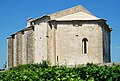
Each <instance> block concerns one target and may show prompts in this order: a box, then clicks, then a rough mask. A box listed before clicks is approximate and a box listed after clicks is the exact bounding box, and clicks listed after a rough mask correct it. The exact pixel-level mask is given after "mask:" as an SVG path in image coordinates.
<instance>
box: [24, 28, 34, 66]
mask: <svg viewBox="0 0 120 81" xmlns="http://www.w3.org/2000/svg"><path fill="white" fill-rule="evenodd" d="M25 48H26V60H27V63H29V64H31V63H34V55H35V54H34V31H33V30H28V31H26V47H25Z"/></svg>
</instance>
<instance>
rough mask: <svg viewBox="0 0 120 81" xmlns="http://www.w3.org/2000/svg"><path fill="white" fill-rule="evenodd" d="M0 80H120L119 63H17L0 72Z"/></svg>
mask: <svg viewBox="0 0 120 81" xmlns="http://www.w3.org/2000/svg"><path fill="white" fill-rule="evenodd" d="M0 81H120V65H112V66H99V65H95V64H87V65H85V66H82V65H81V66H77V67H66V66H52V67H51V66H48V63H47V62H45V61H44V62H43V63H42V64H41V63H40V64H27V65H19V66H17V67H13V68H10V69H8V70H6V71H5V72H0Z"/></svg>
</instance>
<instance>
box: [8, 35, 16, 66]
mask: <svg viewBox="0 0 120 81" xmlns="http://www.w3.org/2000/svg"><path fill="white" fill-rule="evenodd" d="M13 41H14V39H13V38H12V37H9V38H8V39H7V42H8V47H7V48H8V56H7V60H8V63H7V67H9V68H10V67H13V65H14V55H13V49H14V48H13Z"/></svg>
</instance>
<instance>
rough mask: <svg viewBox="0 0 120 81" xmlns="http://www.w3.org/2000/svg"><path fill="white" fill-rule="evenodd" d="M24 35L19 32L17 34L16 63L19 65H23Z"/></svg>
mask: <svg viewBox="0 0 120 81" xmlns="http://www.w3.org/2000/svg"><path fill="white" fill-rule="evenodd" d="M22 41H23V40H22V33H21V32H18V33H17V34H16V63H17V65H20V64H22V45H23V43H22Z"/></svg>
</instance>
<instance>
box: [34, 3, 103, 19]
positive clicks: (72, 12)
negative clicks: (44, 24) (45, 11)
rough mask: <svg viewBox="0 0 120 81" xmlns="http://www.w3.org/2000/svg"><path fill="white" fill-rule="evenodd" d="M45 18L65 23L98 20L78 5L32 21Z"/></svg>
mask: <svg viewBox="0 0 120 81" xmlns="http://www.w3.org/2000/svg"><path fill="white" fill-rule="evenodd" d="M46 17H50V20H57V21H59V20H60V21H61V20H63V21H67V20H99V19H101V18H98V17H96V16H94V15H93V14H92V13H91V12H89V11H88V10H87V9H85V8H84V7H83V6H81V5H78V6H75V7H72V8H69V9H65V10H62V11H59V12H56V13H53V14H50V15H44V16H41V17H39V18H36V19H33V21H36V20H39V19H43V18H46Z"/></svg>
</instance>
